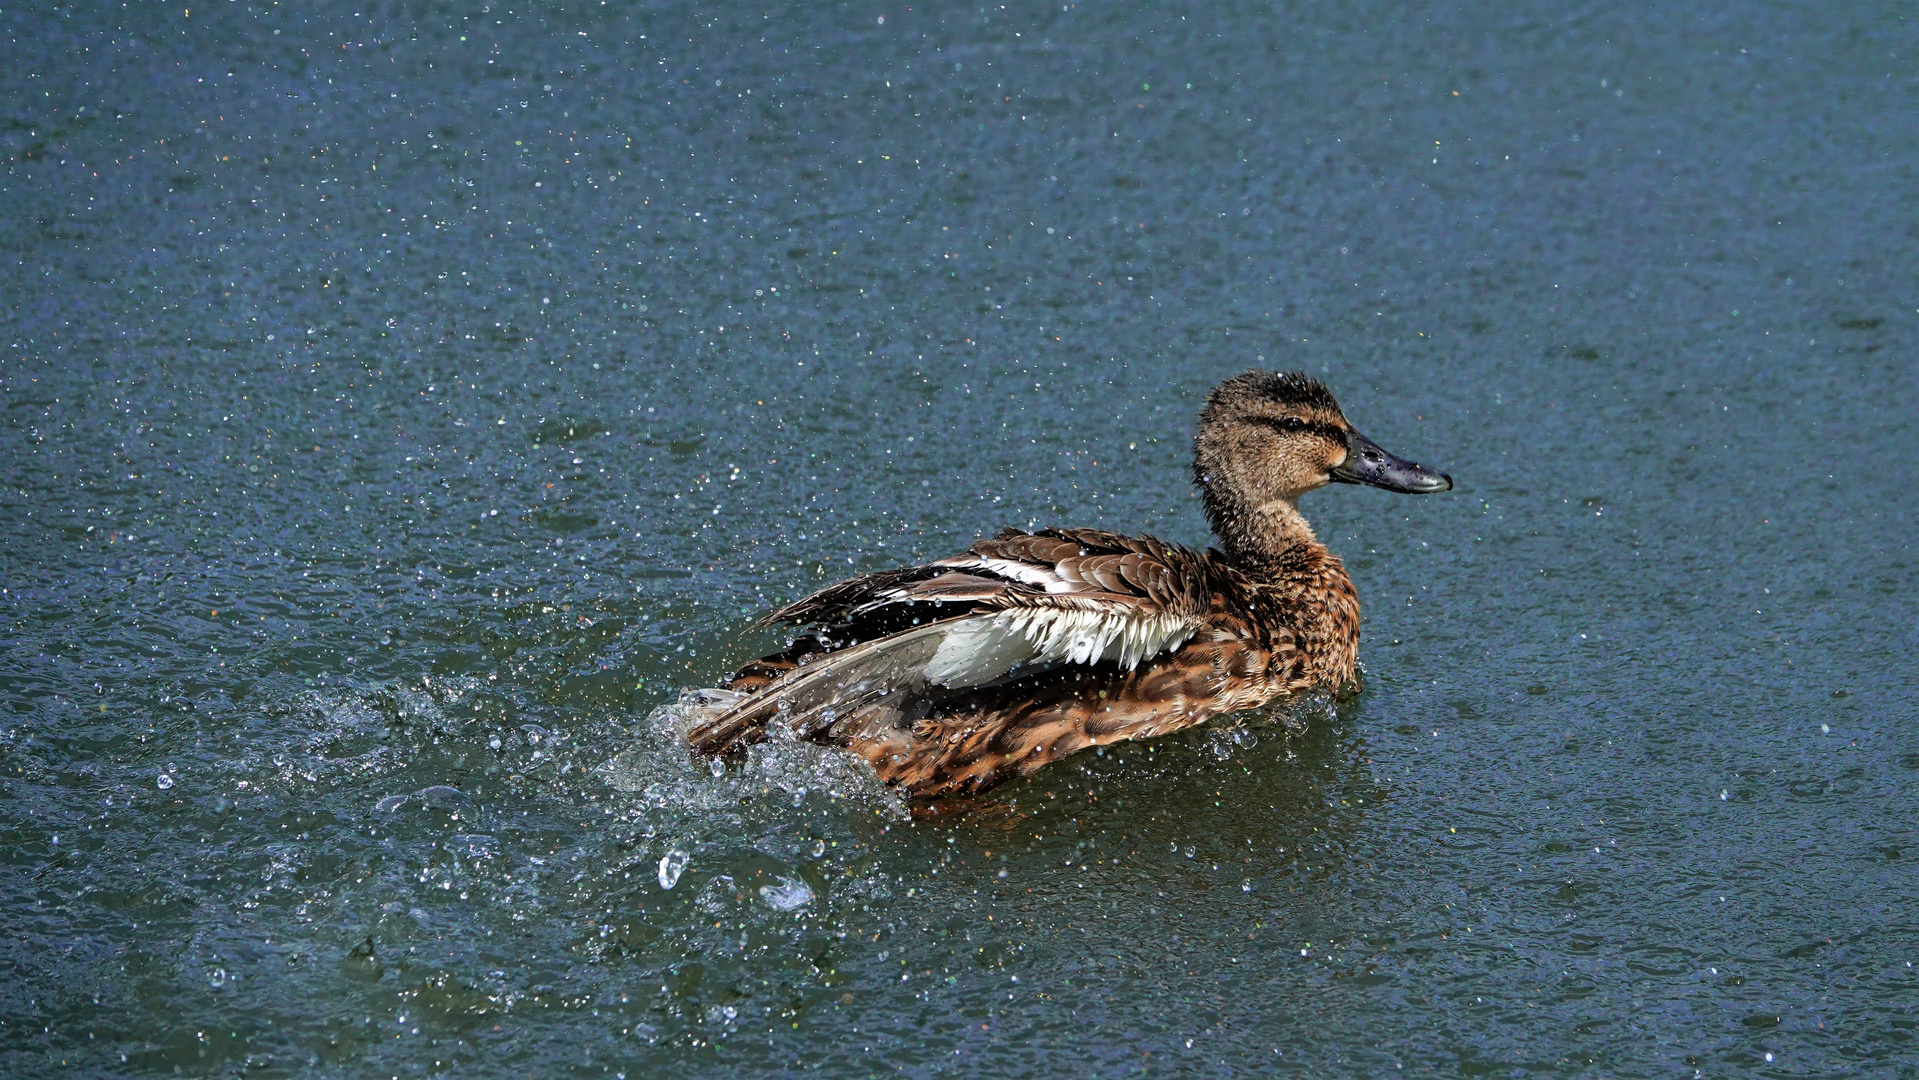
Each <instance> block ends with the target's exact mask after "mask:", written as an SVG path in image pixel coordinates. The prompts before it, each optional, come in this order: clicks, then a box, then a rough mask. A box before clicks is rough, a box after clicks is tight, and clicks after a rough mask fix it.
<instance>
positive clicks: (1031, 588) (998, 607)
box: [682, 370, 1453, 801]
mask: <svg viewBox="0 0 1919 1080" xmlns="http://www.w3.org/2000/svg"><path fill="white" fill-rule="evenodd" d="M1192 481H1193V484H1194V486H1195V487H1197V488H1198V491H1199V496H1200V500H1201V504H1202V506H1203V507H1204V509H1205V514H1206V518H1207V521H1208V523H1209V524H1210V525H1211V526H1212V531H1213V534H1214V537H1215V538H1216V540H1217V542H1218V543H1217V546H1216V547H1212V548H1208V549H1207V550H1205V551H1199V550H1195V549H1193V548H1190V547H1185V546H1181V545H1179V544H1174V543H1168V542H1166V541H1162V540H1159V539H1156V538H1154V537H1151V536H1124V535H1120V534H1118V533H1113V532H1107V531H1104V530H1101V529H1092V528H1041V529H1038V530H1035V531H1026V530H1021V529H1010V528H1009V529H1005V530H1003V531H1002V532H1000V533H999V534H998V535H997V536H994V537H992V538H991V539H982V540H979V541H977V542H975V543H974V544H973V545H972V546H970V547H969V548H967V549H966V550H965V551H964V552H961V553H960V554H957V555H954V556H952V557H950V558H945V559H936V560H934V561H932V562H928V563H925V564H923V565H920V566H908V567H901V568H898V569H892V570H882V571H878V572H875V573H868V574H862V575H860V576H858V577H854V578H849V579H847V580H845V581H840V582H836V583H834V584H832V585H828V586H827V587H825V588H823V589H821V590H819V591H817V592H815V593H812V594H811V595H809V596H806V597H803V598H801V599H799V600H796V601H794V602H793V603H791V604H788V605H786V606H785V607H782V608H780V609H779V610H777V611H774V612H771V613H770V614H769V615H767V616H765V617H764V618H763V619H762V620H761V622H762V624H764V625H774V624H787V625H790V626H794V627H797V628H799V633H798V635H797V636H796V637H795V638H794V639H793V641H792V643H791V644H790V645H789V646H788V647H786V648H785V649H782V650H781V651H779V652H777V653H773V654H771V655H768V656H763V657H760V658H759V659H756V660H754V661H752V662H750V663H748V664H746V665H744V666H743V667H742V668H740V669H739V671H738V672H737V673H736V674H735V675H734V676H733V677H732V679H731V680H729V681H728V682H727V683H726V684H725V685H724V686H723V687H722V688H721V689H720V690H719V691H709V692H707V696H706V697H705V698H704V699H703V703H702V704H701V705H699V706H697V707H696V708H695V711H694V712H693V714H692V715H690V716H688V717H685V718H683V721H682V730H683V731H684V737H685V739H686V742H687V744H688V746H689V747H690V749H691V750H692V751H693V752H694V753H696V754H699V755H711V756H730V755H737V754H740V753H743V752H744V751H745V750H746V748H747V747H749V746H751V745H752V744H754V743H756V742H760V741H762V740H765V739H768V738H789V739H797V740H803V741H808V742H813V743H821V744H826V745H830V746H838V747H844V748H845V749H847V750H850V751H851V752H853V753H854V754H856V755H858V756H859V757H860V758H863V759H864V760H865V761H866V762H867V763H868V764H870V765H871V766H872V768H873V770H874V772H875V773H877V774H878V776H879V778H880V780H882V781H884V782H885V783H886V784H887V785H890V786H891V787H892V788H894V789H895V790H897V791H898V792H900V793H901V794H902V795H903V796H905V797H906V798H907V799H908V800H914V801H927V800H938V799H944V798H947V797H952V796H970V795H977V794H980V793H983V792H985V791H987V790H989V789H991V788H993V787H996V786H998V785H1000V784H1003V783H1005V782H1007V781H1009V780H1013V779H1016V778H1019V777H1023V776H1027V775H1030V774H1032V773H1034V772H1036V771H1038V770H1039V769H1041V768H1043V767H1045V766H1046V765H1047V764H1049V763H1051V762H1053V761H1057V760H1059V759H1060V758H1064V757H1067V756H1069V755H1071V754H1076V753H1079V752H1080V751H1082V750H1086V749H1089V748H1091V747H1097V746H1105V745H1108V744H1111V743H1115V742H1121V741H1126V740H1134V739H1148V738H1154V737H1157V736H1161V735H1168V734H1171V733H1173V732H1176V731H1180V730H1183V729H1185V728H1190V727H1193V726H1195V725H1198V724H1203V723H1206V722H1208V721H1210V720H1213V719H1215V718H1217V717H1221V716H1225V715H1227V714H1230V713H1235V712H1239V711H1242V710H1246V709H1252V708H1256V707H1259V706H1262V705H1265V704H1267V703H1269V702H1273V701H1276V700H1280V699H1285V698H1289V697H1293V696H1296V695H1302V694H1307V693H1311V692H1317V691H1329V692H1337V691H1339V690H1340V689H1341V688H1342V687H1348V686H1350V685H1352V684H1353V680H1354V678H1355V673H1356V667H1357V662H1358V654H1359V625H1360V622H1359V595H1358V593H1357V592H1356V591H1355V590H1354V588H1353V583H1352V579H1351V578H1350V577H1349V576H1348V575H1347V573H1346V568H1345V566H1344V565H1343V564H1342V563H1341V562H1340V560H1339V557H1338V556H1337V555H1335V554H1333V553H1332V552H1331V551H1330V550H1328V549H1327V547H1326V545H1325V544H1323V543H1321V542H1320V541H1319V539H1318V538H1317V537H1315V536H1314V535H1313V530H1312V527H1311V526H1310V525H1309V524H1308V523H1307V520H1306V518H1305V516H1304V515H1303V514H1302V513H1301V512H1300V509H1299V500H1300V497H1301V496H1303V495H1305V494H1306V493H1308V492H1311V491H1314V490H1316V489H1318V488H1321V487H1325V486H1327V485H1328V484H1335V483H1342V484H1360V485H1366V486H1369V487H1375V488H1381V489H1384V490H1386V491H1391V492H1398V493H1402V494H1414V495H1424V494H1432V493H1435V492H1441V491H1448V490H1450V489H1451V488H1452V486H1453V481H1452V478H1451V477H1450V476H1448V475H1447V474H1445V473H1442V472H1438V471H1435V470H1433V469H1429V468H1426V467H1425V466H1422V465H1419V464H1417V463H1415V462H1412V461H1409V460H1406V459H1404V458H1400V457H1396V456H1394V455H1393V454H1390V453H1387V452H1386V451H1385V450H1383V449H1381V448H1380V447H1379V446H1378V444H1376V443H1374V442H1373V441H1372V440H1371V439H1368V438H1367V437H1366V436H1365V435H1362V434H1360V432H1359V431H1358V430H1357V429H1356V428H1354V427H1353V425H1352V424H1351V423H1350V422H1348V421H1347V419H1346V416H1345V413H1344V412H1343V411H1341V409H1340V407H1339V403H1338V402H1337V401H1336V400H1335V399H1334V397H1333V394H1332V391H1330V390H1329V389H1327V387H1326V386H1325V385H1324V384H1323V383H1321V382H1319V381H1318V380H1316V379H1314V378H1312V377H1310V376H1308V375H1306V374H1303V373H1299V372H1290V373H1286V372H1273V371H1264V370H1254V371H1247V372H1244V373H1241V374H1239V375H1235V376H1233V377H1231V378H1229V379H1226V380H1225V381H1224V382H1222V383H1220V384H1219V385H1218V386H1217V387H1215V388H1214V389H1213V391H1212V392H1211V393H1210V394H1209V395H1208V397H1207V399H1206V403H1205V407H1204V408H1203V409H1202V410H1201V412H1200V416H1199V424H1198V429H1197V433H1196V434H1195V436H1194V439H1193V466H1192Z"/></svg>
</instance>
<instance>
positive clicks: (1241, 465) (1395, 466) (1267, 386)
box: [1193, 371, 1453, 548]
mask: <svg viewBox="0 0 1919 1080" xmlns="http://www.w3.org/2000/svg"><path fill="white" fill-rule="evenodd" d="M1193 482H1194V483H1195V484H1197V485H1198V486H1199V489H1200V496H1201V498H1202V499H1203V500H1204V501H1205V504H1206V516H1207V518H1208V519H1209V520H1210V521H1211V522H1212V524H1213V530H1214V532H1216V533H1218V534H1219V536H1220V538H1221V539H1222V540H1225V541H1226V542H1227V544H1228V546H1229V547H1256V548H1258V547H1270V546H1273V543H1272V542H1260V541H1261V540H1262V537H1261V536H1259V535H1258V534H1261V533H1274V532H1275V531H1277V532H1278V533H1281V534H1285V533H1295V532H1298V531H1300V530H1305V528H1306V525H1305V521H1304V519H1302V518H1300V517H1299V513H1298V510H1297V509H1296V508H1295V507H1294V503H1295V501H1296V500H1297V499H1298V498H1299V497H1300V496H1301V495H1304V494H1305V493H1307V492H1309V491H1312V490H1314V489H1315V488H1321V487H1325V486H1326V485H1327V484H1332V483H1342V484H1366V485H1368V486H1371V487H1377V488H1384V489H1385V490H1387V491H1397V492H1401V493H1403V494H1408V495H1426V494H1431V493H1433V492H1437V491H1447V490H1450V489H1451V488H1452V486H1453V481H1452V477H1450V476H1447V475H1446V474H1445V473H1442V472H1437V471H1435V470H1433V469H1428V468H1426V467H1425V466H1423V465H1419V464H1417V463H1415V462H1411V461H1407V460H1406V459H1404V458H1401V457H1395V456H1394V455H1392V454H1390V453H1387V452H1386V451H1385V450H1383V449H1381V448H1380V447H1379V444H1377V443H1375V442H1373V441H1372V440H1371V439H1368V438H1367V437H1366V436H1364V435H1362V434H1360V433H1359V431H1358V430H1357V429H1355V428H1354V427H1353V425H1352V424H1351V423H1349V422H1348V421H1347V419H1346V415H1345V413H1343V412H1341V411H1340V408H1339V402H1337V401H1335V400H1333V395H1332V391H1330V390H1328V389H1326V387H1325V386H1324V385H1323V384H1322V383H1320V382H1319V381H1318V380H1316V379H1314V378H1312V377H1310V376H1307V375H1303V374H1299V373H1297V372H1289V373H1284V374H1282V373H1276V372H1271V371H1248V372H1245V373H1243V374H1240V375H1235V376H1233V377H1232V378H1230V379H1227V380H1226V381H1225V382H1223V383H1220V384H1219V386H1217V387H1215V388H1214V390H1213V392H1212V394H1211V395H1209V396H1208V397H1207V399H1206V408H1205V409H1204V410H1203V411H1202V412H1201V413H1200V417H1199V433H1198V435H1197V436H1196V437H1195V438H1194V447H1193ZM1306 536H1307V537H1310V536H1311V533H1310V531H1307V532H1306ZM1284 540H1285V537H1284V536H1283V535H1276V536H1272V537H1271V538H1270V541H1273V542H1282V541H1284Z"/></svg>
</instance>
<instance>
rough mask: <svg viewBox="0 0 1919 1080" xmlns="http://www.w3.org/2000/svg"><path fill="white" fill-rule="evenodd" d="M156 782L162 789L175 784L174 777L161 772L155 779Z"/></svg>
mask: <svg viewBox="0 0 1919 1080" xmlns="http://www.w3.org/2000/svg"><path fill="white" fill-rule="evenodd" d="M154 783H155V784H157V785H159V787H160V790H161V791H165V790H167V789H168V788H170V787H172V786H173V777H171V776H168V775H167V774H166V773H161V774H160V776H159V778H158V779H156V780H154Z"/></svg>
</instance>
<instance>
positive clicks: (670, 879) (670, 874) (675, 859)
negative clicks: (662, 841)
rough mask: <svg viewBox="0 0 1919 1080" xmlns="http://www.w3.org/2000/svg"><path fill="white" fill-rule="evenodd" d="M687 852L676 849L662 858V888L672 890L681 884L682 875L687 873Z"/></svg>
mask: <svg viewBox="0 0 1919 1080" xmlns="http://www.w3.org/2000/svg"><path fill="white" fill-rule="evenodd" d="M686 859H687V855H686V852H684V851H681V850H680V849H679V848H674V849H672V850H671V851H668V852H667V853H666V854H664V855H662V856H660V888H662V889H670V888H672V887H673V886H675V885H678V884H679V883H680V875H681V874H684V873H686Z"/></svg>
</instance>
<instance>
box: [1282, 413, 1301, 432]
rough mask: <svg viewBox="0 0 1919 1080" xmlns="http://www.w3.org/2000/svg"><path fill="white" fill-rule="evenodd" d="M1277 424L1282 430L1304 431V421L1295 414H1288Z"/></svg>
mask: <svg viewBox="0 0 1919 1080" xmlns="http://www.w3.org/2000/svg"><path fill="white" fill-rule="evenodd" d="M1279 426H1280V430H1282V431H1305V430H1306V421H1304V420H1301V419H1300V418H1299V417H1297V416H1288V417H1284V418H1282V419H1281V420H1280V422H1279Z"/></svg>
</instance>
